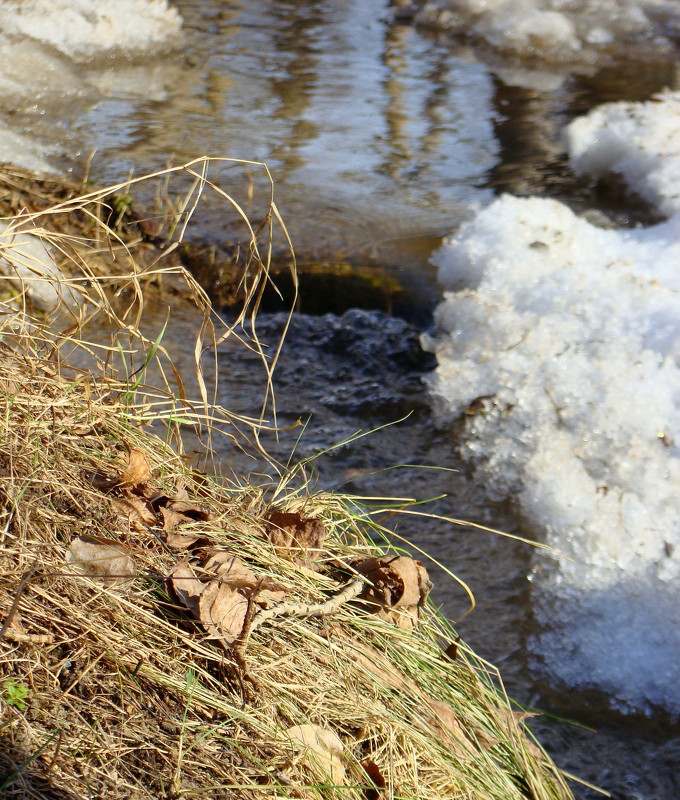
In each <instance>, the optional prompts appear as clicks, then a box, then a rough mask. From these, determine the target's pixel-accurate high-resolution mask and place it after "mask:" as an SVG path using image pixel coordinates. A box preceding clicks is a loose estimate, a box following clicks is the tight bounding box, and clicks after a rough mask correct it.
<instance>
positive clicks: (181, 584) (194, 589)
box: [168, 558, 206, 619]
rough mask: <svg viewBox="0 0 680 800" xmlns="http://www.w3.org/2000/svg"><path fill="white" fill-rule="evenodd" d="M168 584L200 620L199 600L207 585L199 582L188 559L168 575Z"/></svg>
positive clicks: (183, 560) (181, 601)
mask: <svg viewBox="0 0 680 800" xmlns="http://www.w3.org/2000/svg"><path fill="white" fill-rule="evenodd" d="M168 582H169V584H170V586H171V587H172V590H173V591H174V593H175V595H176V596H177V599H178V600H179V601H180V603H182V604H183V605H185V606H186V607H187V608H188V609H189V611H191V613H192V614H193V615H194V616H195V617H196V619H199V618H200V616H199V611H198V599H199V597H200V596H201V594H202V593H203V590H204V589H205V587H206V584H205V583H203V581H201V580H199V579H198V577H197V575H196V573H195V572H194V571H193V569H192V568H191V565H190V564H189V561H188V559H186V558H184V559H182V561H180V562H179V563H178V564H177V565H176V566H175V568H174V569H173V571H172V572H171V573H170V575H168Z"/></svg>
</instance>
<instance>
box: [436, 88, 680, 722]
mask: <svg viewBox="0 0 680 800" xmlns="http://www.w3.org/2000/svg"><path fill="white" fill-rule="evenodd" d="M676 117H677V97H676V96H675V95H670V94H669V95H665V96H664V97H663V98H662V99H661V102H656V103H649V104H643V105H640V106H633V105H630V104H628V105H625V106H623V105H621V104H616V106H609V107H605V108H602V109H599V110H597V111H596V112H594V113H593V114H591V115H590V117H589V118H587V119H586V120H585V121H583V120H580V121H578V122H576V123H574V124H573V125H572V126H571V128H570V130H569V132H568V136H569V137H570V142H571V147H572V152H573V153H574V157H575V158H576V159H577V163H579V160H580V164H581V165H582V168H583V169H591V168H592V169H596V170H599V169H604V168H612V167H615V168H616V169H618V170H619V171H620V172H621V173H622V174H623V175H624V176H626V177H627V178H628V179H630V180H632V181H635V188H636V189H637V190H638V191H640V192H642V193H646V196H648V197H649V198H652V197H655V198H656V199H657V202H658V203H659V205H660V207H662V208H664V209H671V208H675V207H677V206H675V205H674V204H675V203H677V197H676V185H677V184H674V182H673V180H672V175H673V174H674V170H675V169H676V164H677V159H678V157H679V156H680V138H678V137H676V138H675V147H673V146H672V141H671V139H670V135H669V136H668V137H666V134H670V133H671V132H672V131H673V130H674V125H675V124H676V121H675V120H676ZM652 132H655V134H654V136H651V133H652ZM657 134H658V138H655V136H656V135H657ZM665 137H666V138H665ZM603 142H605V143H607V144H606V146H605V145H603ZM613 142H616V146H614V144H612V143H613ZM662 142H666V145H665V149H664V148H661V146H660V145H661V143H662ZM436 261H437V263H438V265H439V270H440V278H441V281H442V283H443V285H444V286H445V287H446V288H448V289H449V291H447V292H446V294H445V297H444V301H443V302H442V304H441V305H440V307H439V308H438V310H437V324H438V328H439V331H440V333H439V336H438V338H437V340H436V341H430V343H429V344H430V347H431V349H433V350H434V351H435V352H436V354H437V358H438V362H439V366H438V369H437V371H436V373H435V374H434V375H433V376H432V379H431V389H432V391H433V392H434V394H435V395H436V396H438V398H439V399H440V404H441V409H440V411H441V414H442V417H443V418H447V419H448V418H451V417H455V416H458V415H460V414H462V413H465V412H466V411H468V412H469V411H470V410H471V409H470V408H469V406H470V404H471V403H472V402H473V401H475V400H477V402H476V403H475V406H476V407H479V406H480V404H481V405H482V406H483V410H482V411H480V412H478V413H476V414H474V415H470V416H468V423H467V426H466V434H465V440H464V442H463V445H462V449H463V453H464V455H465V456H466V457H467V458H468V459H469V460H470V461H471V462H472V463H473V464H474V465H475V468H476V470H477V473H478V478H479V480H480V481H483V482H484V484H485V485H487V486H489V487H490V492H491V494H492V495H493V496H495V497H497V498H501V497H510V498H513V499H514V500H515V501H516V502H517V504H518V506H519V507H520V509H521V510H522V512H523V514H524V515H525V517H526V518H527V519H528V520H529V521H530V522H531V524H532V525H533V526H535V527H536V528H537V529H540V530H541V531H543V532H544V539H545V540H546V542H547V543H548V544H550V545H552V546H553V547H555V548H557V549H558V550H559V551H560V552H561V553H562V554H564V555H563V556H553V555H548V554H546V553H538V554H537V555H536V563H535V571H534V572H535V574H534V575H533V581H534V595H533V596H534V599H535V608H536V615H537V619H538V622H539V625H545V628H544V631H543V632H540V633H539V634H538V639H537V643H536V648H537V652H538V653H539V655H540V658H541V660H542V662H543V663H544V665H545V667H546V668H547V669H548V670H549V672H550V673H551V674H552V675H554V676H557V677H558V678H559V679H560V680H562V681H565V682H566V683H568V684H570V685H572V686H577V687H580V688H590V687H598V688H600V689H603V690H605V691H606V692H608V693H609V694H610V695H612V696H613V697H614V698H615V703H616V704H617V705H618V706H619V707H620V708H623V709H642V710H649V709H651V708H652V707H654V706H664V707H666V708H667V709H669V710H670V711H671V712H672V713H676V714H677V713H680V492H678V486H679V485H680V271H678V267H677V265H678V264H680V213H678V214H677V215H675V216H673V217H671V218H670V219H669V220H668V221H667V222H664V223H663V224H660V225H656V226H654V227H651V228H648V229H636V230H604V229H600V228H597V227H594V226H593V225H591V224H589V223H588V222H587V221H585V220H584V219H580V218H578V217H577V216H575V215H574V214H573V213H572V212H571V211H570V210H569V209H568V208H566V207H565V206H563V205H562V204H560V203H558V202H556V201H552V200H545V199H537V198H529V199H519V198H515V197H510V196H504V197H501V198H500V199H498V200H496V201H495V202H494V203H492V204H491V205H490V206H489V207H488V208H486V209H484V210H483V211H481V213H479V214H478V215H477V217H476V218H475V219H474V220H472V221H471V222H470V223H468V224H467V225H466V226H465V227H464V228H463V229H462V230H461V231H460V232H459V234H458V235H457V236H456V237H455V238H454V239H452V240H451V241H450V242H449V243H448V244H446V245H445V246H444V247H443V248H442V249H441V250H440V251H439V253H438V255H437V257H436ZM461 286H465V287H467V288H461ZM479 398H483V399H481V400H479ZM569 559H571V560H569Z"/></svg>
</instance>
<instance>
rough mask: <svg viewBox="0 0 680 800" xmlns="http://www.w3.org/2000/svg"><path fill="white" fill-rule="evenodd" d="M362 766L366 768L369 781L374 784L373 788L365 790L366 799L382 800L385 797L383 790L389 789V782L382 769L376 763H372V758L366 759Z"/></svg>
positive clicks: (368, 787)
mask: <svg viewBox="0 0 680 800" xmlns="http://www.w3.org/2000/svg"><path fill="white" fill-rule="evenodd" d="M361 766H362V767H363V768H364V771H365V772H366V775H367V776H368V778H369V780H370V781H371V782H372V783H373V786H366V787H365V788H364V797H365V798H366V800H380V798H381V797H382V796H383V792H382V791H381V789H386V788H387V782H386V781H385V778H384V777H383V774H382V772H381V771H380V767H379V766H378V765H377V764H376V763H375V761H371V760H370V758H365V759H364V760H363V761H362V762H361Z"/></svg>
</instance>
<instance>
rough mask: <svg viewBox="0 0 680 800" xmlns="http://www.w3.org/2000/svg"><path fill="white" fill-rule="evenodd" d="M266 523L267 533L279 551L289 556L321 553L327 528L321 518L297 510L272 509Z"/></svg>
mask: <svg viewBox="0 0 680 800" xmlns="http://www.w3.org/2000/svg"><path fill="white" fill-rule="evenodd" d="M266 523H267V535H268V536H269V540H270V541H271V543H272V544H273V545H274V547H275V548H276V551H277V553H279V554H281V555H285V556H288V558H295V557H296V556H298V557H300V556H304V557H309V556H312V557H314V556H319V555H320V554H321V552H322V550H323V543H324V539H325V536H326V528H325V526H324V524H323V522H322V521H321V520H320V519H312V518H311V517H303V516H302V514H298V513H296V512H287V511H272V512H271V513H270V514H269V515H268V516H267V519H266Z"/></svg>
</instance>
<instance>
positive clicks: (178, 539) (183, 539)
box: [161, 509, 210, 550]
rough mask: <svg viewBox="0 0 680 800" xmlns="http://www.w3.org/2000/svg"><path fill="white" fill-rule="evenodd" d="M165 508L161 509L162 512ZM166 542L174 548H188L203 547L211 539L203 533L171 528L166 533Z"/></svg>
mask: <svg viewBox="0 0 680 800" xmlns="http://www.w3.org/2000/svg"><path fill="white" fill-rule="evenodd" d="M163 510H164V509H161V512H162V511H163ZM166 531H167V528H166ZM165 543H166V544H167V546H168V547H170V548H172V549H173V550H188V549H189V548H190V547H194V546H195V547H203V546H205V545H207V544H210V539H208V538H207V537H206V536H203V534H201V533H177V531H172V530H170V531H167V533H166V534H165Z"/></svg>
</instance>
